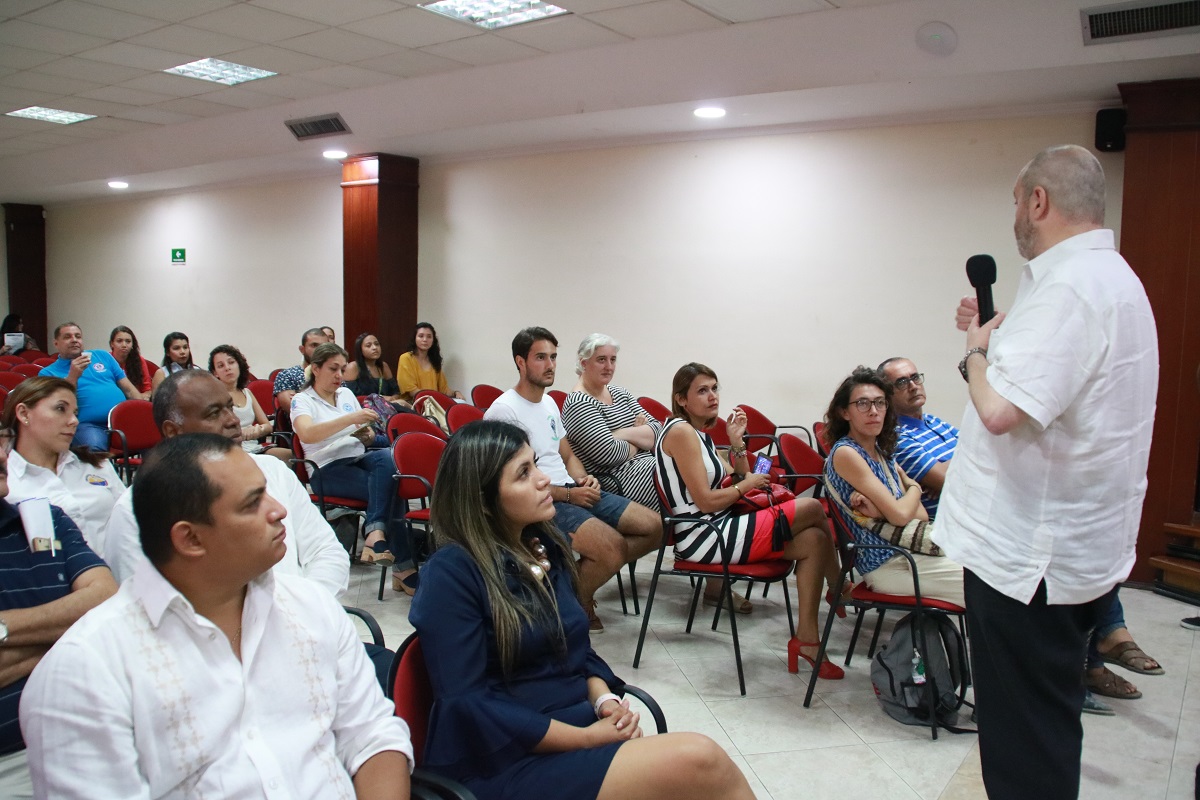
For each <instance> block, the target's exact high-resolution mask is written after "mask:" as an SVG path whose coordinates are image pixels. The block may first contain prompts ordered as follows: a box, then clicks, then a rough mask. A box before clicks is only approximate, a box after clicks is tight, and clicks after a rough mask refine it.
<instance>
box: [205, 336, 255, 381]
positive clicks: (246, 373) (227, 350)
mask: <svg viewBox="0 0 1200 800" xmlns="http://www.w3.org/2000/svg"><path fill="white" fill-rule="evenodd" d="M217 353H223V354H224V355H227V356H229V357H230V358H232V359H233V360H234V361H236V362H237V365H238V379H237V388H239V389H245V388H246V384H248V383H250V365H249V364H247V363H246V357H245V356H244V355H242V351H241V350H238V349H237V348H236V347H234V346H233V345H231V344H219V345H217V346H216V347H214V348H213V349H212V352H211V353H209V354H208V371H209V372H211V373H212V374H213V377H216V374H217V373H216V372H215V371H214V370H213V359H214V358H216V357H217Z"/></svg>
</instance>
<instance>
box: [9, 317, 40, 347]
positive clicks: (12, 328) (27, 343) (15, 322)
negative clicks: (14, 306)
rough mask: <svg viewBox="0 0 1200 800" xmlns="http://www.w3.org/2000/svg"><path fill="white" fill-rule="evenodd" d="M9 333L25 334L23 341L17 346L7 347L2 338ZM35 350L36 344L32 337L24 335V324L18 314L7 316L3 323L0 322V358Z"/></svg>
mask: <svg viewBox="0 0 1200 800" xmlns="http://www.w3.org/2000/svg"><path fill="white" fill-rule="evenodd" d="M10 333H22V334H25V339H24V341H23V342H22V343H21V344H20V345H19V346H17V347H9V346H8V344H7V343H6V342H5V341H4V337H5V336H6V335H7V334H10ZM37 349H38V345H37V342H36V341H34V339H33V337H32V336H30V335H29V334H27V333H25V322H24V321H23V320H22V319H21V315H20V314H9V315H8V316H6V317H5V318H4V322H0V356H8V355H16V354H17V353H19V352H21V351H22V350H37Z"/></svg>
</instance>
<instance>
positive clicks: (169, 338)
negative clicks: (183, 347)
mask: <svg viewBox="0 0 1200 800" xmlns="http://www.w3.org/2000/svg"><path fill="white" fill-rule="evenodd" d="M181 339H182V340H183V341H185V342H187V343H188V360H187V363H186V364H184V365H183V368H184V369H191V368H192V367H194V366H196V362H195V361H193V360H192V342H191V340H190V339H188V337H187V334H186V333H180V332H179V331H171V332H170V333H168V334H167V335H166V336H164V337H163V360H162V365H163V369H165V370H167V374H170V370H171V365H172V364H174V363H175V362H174V361H172V360H171V345H172V344H173V343H174V342H178V341H179V340H181Z"/></svg>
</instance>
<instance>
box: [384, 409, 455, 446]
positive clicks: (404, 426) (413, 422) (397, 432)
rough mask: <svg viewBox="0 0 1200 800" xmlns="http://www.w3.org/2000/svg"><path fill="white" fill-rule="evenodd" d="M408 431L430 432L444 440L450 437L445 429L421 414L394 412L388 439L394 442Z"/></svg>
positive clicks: (389, 425) (390, 421) (389, 426)
mask: <svg viewBox="0 0 1200 800" xmlns="http://www.w3.org/2000/svg"><path fill="white" fill-rule="evenodd" d="M406 433H428V434H429V435H431V436H437V437H438V438H440V439H441V440H442V441H445V440H446V439H447V438H448V437H447V436H446V432H445V431H443V430H442V429H441V428H439V427H438V426H437V425H435V424H433V423H432V422H430V421H429V420H427V419H425V418H424V417H422V416H421V415H420V414H393V415H392V418H391V419H389V420H388V425H387V437H388V441H389V442H394V441H396V439H398V438H399V437H401V436H403V435H404V434H406Z"/></svg>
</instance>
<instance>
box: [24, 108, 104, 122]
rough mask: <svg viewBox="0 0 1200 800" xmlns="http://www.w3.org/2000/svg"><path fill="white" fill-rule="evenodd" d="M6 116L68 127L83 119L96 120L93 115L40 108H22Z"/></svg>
mask: <svg viewBox="0 0 1200 800" xmlns="http://www.w3.org/2000/svg"><path fill="white" fill-rule="evenodd" d="M7 116H10V117H24V118H25V119H37V120H41V121H42V122H57V123H58V124H59V125H70V124H72V123H75V122H83V121H84V120H85V119H95V118H96V115H95V114H80V113H78V112H75V111H60V110H59V109H57V108H42V107H41V106H30V107H29V108H22V109H20V110H19V111H9V112H8V114H7Z"/></svg>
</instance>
